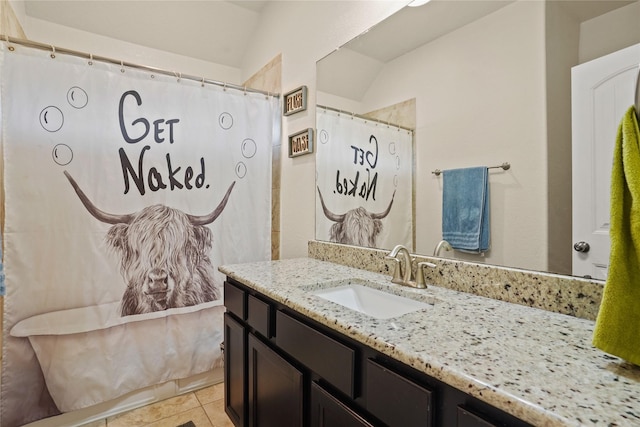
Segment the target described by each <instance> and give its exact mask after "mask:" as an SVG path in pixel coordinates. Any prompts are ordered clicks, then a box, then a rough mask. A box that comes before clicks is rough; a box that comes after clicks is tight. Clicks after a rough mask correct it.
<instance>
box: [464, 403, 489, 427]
mask: <svg viewBox="0 0 640 427" xmlns="http://www.w3.org/2000/svg"><path fill="white" fill-rule="evenodd" d="M457 427H497V425H496V424H493V423H490V422H489V421H487V420H485V419H484V418H481V417H480V416H478V415H476V414H474V413H473V412H469V411H468V410H466V409H465V408H463V407H462V406H458V424H457Z"/></svg>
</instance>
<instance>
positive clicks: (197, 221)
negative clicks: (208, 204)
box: [187, 181, 236, 225]
mask: <svg viewBox="0 0 640 427" xmlns="http://www.w3.org/2000/svg"><path fill="white" fill-rule="evenodd" d="M234 185H236V182H235V181H233V182H232V183H231V185H230V186H229V189H228V190H227V194H225V195H224V197H223V198H222V201H221V202H220V204H219V205H218V207H217V208H215V210H214V211H213V212H211V213H210V214H207V215H198V216H196V215H189V214H187V217H188V218H189V221H190V222H191V224H193V225H207V224H211V223H212V222H213V221H215V220H216V218H218V216H220V214H221V213H222V211H223V210H224V207H225V206H226V205H227V202H228V201H229V195H231V190H233V186H234Z"/></svg>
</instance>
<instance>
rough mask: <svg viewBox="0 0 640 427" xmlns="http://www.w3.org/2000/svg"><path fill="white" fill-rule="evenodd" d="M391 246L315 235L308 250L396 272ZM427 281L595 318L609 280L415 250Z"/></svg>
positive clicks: (338, 261) (327, 258) (369, 268)
mask: <svg viewBox="0 0 640 427" xmlns="http://www.w3.org/2000/svg"><path fill="white" fill-rule="evenodd" d="M387 253H389V251H387V250H380V249H371V248H362V247H356V246H349V245H341V244H337V243H329V242H321V241H317V240H310V241H309V244H308V256H309V257H310V258H315V259H319V260H322V261H329V262H333V263H336V264H342V265H347V266H349V267H354V268H359V269H362V270H367V271H373V272H376V273H382V274H388V275H389V276H391V273H392V271H391V262H390V261H388V260H385V256H386V255H387ZM416 258H417V259H418V261H429V262H432V263H434V264H436V265H437V266H438V268H436V269H429V268H426V269H425V271H424V273H425V279H426V281H427V283H433V284H434V285H436V286H440V287H444V288H449V289H453V290H456V291H460V292H467V293H472V294H476V295H479V296H483V297H488V298H493V299H496V300H500V301H506V302H510V303H514V304H520V305H526V306H528V307H535V308H540V309H542V310H547V311H553V312H556V313H562V314H568V315H570V316H575V317H580V318H583V319H589V320H595V319H596V316H597V314H598V308H599V307H600V301H601V300H602V291H603V288H604V284H603V282H601V281H597V280H588V279H582V278H578V277H569V276H562V275H557V274H550V273H541V272H537V271H529V270H520V269H515V268H506V267H497V266H490V265H486V264H476V263H471V262H465V261H456V260H450V259H444V258H433V257H428V256H423V255H416Z"/></svg>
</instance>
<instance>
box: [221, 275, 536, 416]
mask: <svg viewBox="0 0 640 427" xmlns="http://www.w3.org/2000/svg"><path fill="white" fill-rule="evenodd" d="M225 306H226V307H227V312H226V313H225V316H224V341H225V343H224V363H225V366H224V375H225V378H224V380H225V385H224V387H225V410H226V413H227V414H228V415H229V418H231V420H232V422H233V423H234V425H235V426H236V427H272V426H273V427H288V426H291V427H306V426H309V427H364V426H375V427H377V426H381V427H432V426H433V427H453V426H457V427H490V426H494V427H526V426H529V427H530V425H529V424H527V423H524V422H523V421H521V420H518V419H517V418H515V417H513V416H511V415H509V414H506V413H504V412H503V411H500V410H498V409H497V408H494V407H492V406H490V405H488V404H486V403H484V402H482V401H480V400H478V399H476V398H473V397H471V396H469V395H467V394H465V393H463V392H461V391H460V390H457V389H455V388H453V387H451V386H449V385H447V384H445V383H443V382H441V381H438V380H436V379H435V378H432V377H430V376H428V375H426V374H424V373H422V372H419V371H416V370H415V369H413V368H411V367H409V366H407V365H404V364H402V363H400V362H398V361H397V360H394V359H391V358H389V357H388V356H386V355H383V354H381V353H379V352H377V351H375V350H373V349H372V348H369V347H367V346H365V345H363V344H361V343H359V342H357V341H355V340H353V339H350V338H348V337H346V336H344V335H342V334H340V333H337V332H336V331H334V330H332V329H330V328H328V327H327V326H325V325H322V324H320V323H317V322H315V321H313V320H312V319H309V318H307V317H305V316H303V315H301V314H300V313H297V312H295V311H293V310H291V309H289V308H288V307H285V306H283V305H281V304H279V303H277V302H275V301H272V300H270V299H269V298H268V297H266V296H264V295H262V294H260V293H258V292H256V291H254V290H252V289H251V288H249V287H247V286H244V285H243V284H241V283H239V282H237V281H235V280H233V279H230V278H229V279H227V281H226V282H225Z"/></svg>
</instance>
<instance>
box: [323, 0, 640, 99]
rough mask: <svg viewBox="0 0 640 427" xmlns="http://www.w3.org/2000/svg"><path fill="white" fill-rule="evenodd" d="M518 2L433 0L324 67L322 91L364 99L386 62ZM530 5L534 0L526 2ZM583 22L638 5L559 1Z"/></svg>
mask: <svg viewBox="0 0 640 427" xmlns="http://www.w3.org/2000/svg"><path fill="white" fill-rule="evenodd" d="M514 1H517V0H432V1H430V2H429V3H427V4H425V5H423V6H420V7H405V8H403V9H401V10H400V11H398V12H397V13H395V14H394V15H392V16H391V17H389V18H387V19H386V20H384V21H383V22H381V23H380V24H378V25H376V26H374V27H373V28H371V29H370V30H369V31H367V32H366V33H364V34H362V35H361V36H359V37H357V38H355V39H354V40H352V41H350V42H349V43H347V44H346V45H345V46H342V47H341V48H339V49H337V50H336V51H334V52H333V53H331V54H330V55H328V56H326V57H325V58H323V59H322V61H320V62H319V63H318V73H317V88H318V89H319V90H321V91H322V92H325V93H329V94H333V95H337V96H341V97H344V98H347V99H351V100H361V99H362V97H363V96H364V94H365V93H366V92H367V90H368V88H369V87H370V85H371V84H372V82H373V81H374V80H375V78H376V76H377V74H378V73H379V72H380V70H381V69H382V68H383V67H384V65H385V63H387V62H389V61H392V60H394V59H395V58H397V57H399V56H401V55H404V54H406V53H408V52H411V51H412V50H414V49H416V48H418V47H420V46H422V45H424V44H426V43H428V42H431V41H433V40H435V39H437V38H438V37H441V36H443V35H445V34H447V33H449V32H451V31H454V30H456V29H458V28H461V27H462V26H464V25H467V24H470V23H472V22H474V21H476V20H479V19H481V18H483V17H484V16H487V15H489V14H491V13H493V12H495V11H497V10H498V9H500V8H502V7H505V6H507V5H509V4H511V3H513V2H514ZM521 1H528V0H521ZM557 1H558V3H559V4H560V5H561V6H562V7H563V8H564V9H565V10H566V11H567V12H568V13H569V14H570V15H573V16H574V18H575V19H576V21H577V22H584V21H587V20H589V19H592V18H594V17H596V16H600V15H602V14H603V13H606V12H610V11H612V10H614V9H617V8H619V7H623V6H626V5H628V4H630V3H633V2H634V1H638V0H599V1H594V0H557Z"/></svg>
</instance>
